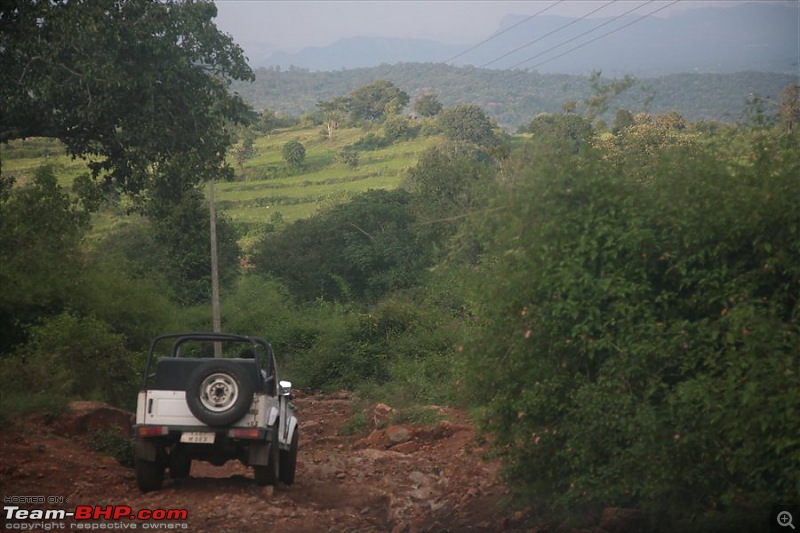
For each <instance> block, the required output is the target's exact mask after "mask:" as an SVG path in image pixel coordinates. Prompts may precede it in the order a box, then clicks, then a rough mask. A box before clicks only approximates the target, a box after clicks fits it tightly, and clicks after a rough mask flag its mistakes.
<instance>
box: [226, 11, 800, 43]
mask: <svg viewBox="0 0 800 533" xmlns="http://www.w3.org/2000/svg"><path fill="white" fill-rule="evenodd" d="M740 1H741V0H740ZM792 1H795V2H796V1H797V0H792ZM215 3H216V5H217V9H218V12H219V15H218V17H217V19H216V24H217V27H218V28H219V29H220V30H222V31H223V32H225V33H229V34H231V35H232V36H233V37H234V39H235V40H236V42H237V43H239V45H240V46H242V48H244V49H245V51H246V52H248V51H252V50H255V49H258V50H259V51H261V52H264V51H274V50H284V51H288V52H293V51H297V50H299V49H302V48H305V47H311V46H326V45H328V44H331V43H333V42H335V41H337V40H339V39H343V38H346V37H356V36H368V37H412V38H420V39H430V40H434V41H438V42H441V43H445V44H473V43H475V42H477V41H479V40H481V39H483V38H486V37H488V36H489V35H491V34H492V33H493V32H494V31H495V30H496V29H498V27H499V26H500V23H501V21H502V19H503V18H504V17H505V16H507V15H510V14H523V15H533V14H535V13H537V12H539V11H541V10H542V9H544V8H546V7H547V6H552V7H551V8H550V9H548V10H547V11H545V12H544V13H543V14H542V15H564V16H575V17H580V16H583V15H585V14H587V13H589V12H591V11H593V10H595V9H597V8H599V7H601V6H603V5H604V4H608V6H607V7H604V8H603V9H601V10H600V11H598V12H597V13H596V14H595V15H593V16H595V17H613V16H615V15H618V14H620V13H622V12H624V11H627V10H628V9H631V8H632V7H634V6H636V5H641V6H642V7H641V9H640V10H638V11H636V12H635V13H642V14H646V13H650V12H652V11H655V10H656V9H658V8H659V7H663V6H666V5H667V4H670V3H671V2H670V1H669V0H652V1H651V2H647V1H646V0H616V1H611V2H609V0H561V1H560V2H559V1H558V0H547V1H545V0H527V1H506V0H492V1H484V0H425V1H422V0H349V1H341V0H322V1H316V0H291V1H286V0H216V2H215ZM735 3H737V2H736V1H726V0H713V1H699V0H680V1H679V2H677V3H675V4H674V5H672V6H670V7H668V8H667V9H664V10H663V11H661V12H659V13H658V15H656V16H665V15H666V16H668V15H669V14H673V13H676V12H679V11H682V10H685V9H692V8H698V7H709V6H716V7H725V6H729V5H732V4H735Z"/></svg>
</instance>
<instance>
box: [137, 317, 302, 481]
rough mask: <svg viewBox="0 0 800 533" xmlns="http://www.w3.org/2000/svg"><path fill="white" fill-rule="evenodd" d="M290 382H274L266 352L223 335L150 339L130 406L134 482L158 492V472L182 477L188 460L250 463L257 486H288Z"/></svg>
mask: <svg viewBox="0 0 800 533" xmlns="http://www.w3.org/2000/svg"><path fill="white" fill-rule="evenodd" d="M291 386H292V384H291V383H290V382H288V381H278V372H277V369H276V366H275V356H274V354H273V352H272V347H271V346H270V345H269V343H267V342H266V341H264V340H263V339H261V338H258V337H250V336H244V335H232V334H225V333H174V334H169V335H161V336H159V337H156V338H155V339H154V340H153V342H152V343H151V344H150V353H149V356H148V359H147V363H146V365H145V370H144V378H143V381H142V388H141V390H140V392H139V396H138V401H137V405H136V424H135V425H134V426H133V436H134V439H135V468H136V482H137V484H138V485H139V489H140V490H142V491H143V492H147V491H152V490H158V489H160V488H161V485H162V483H163V480H164V472H165V470H168V471H169V476H170V477H171V478H184V477H187V476H188V475H189V471H190V469H191V465H192V461H193V460H199V461H207V462H209V463H211V464H213V465H216V466H221V465H223V464H225V463H226V462H227V461H229V460H231V459H237V460H239V461H241V462H242V463H243V464H244V465H246V466H252V467H253V471H254V474H255V479H256V483H257V484H258V485H272V484H275V483H276V482H277V481H278V480H280V481H282V482H283V483H285V484H286V485H291V484H292V483H294V477H295V469H296V465H297V443H298V437H299V433H298V427H297V426H298V422H297V418H296V417H295V406H294V404H293V403H292V401H291V400H292V395H291Z"/></svg>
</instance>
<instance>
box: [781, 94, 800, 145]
mask: <svg viewBox="0 0 800 533" xmlns="http://www.w3.org/2000/svg"><path fill="white" fill-rule="evenodd" d="M778 106H779V107H778V114H779V115H780V121H781V124H782V125H783V128H784V129H785V130H786V131H788V132H789V133H791V132H793V131H794V128H795V126H796V125H797V124H798V123H800V83H795V84H793V85H789V86H788V87H786V88H785V89H784V90H783V91H782V92H781V96H780V102H779V103H778Z"/></svg>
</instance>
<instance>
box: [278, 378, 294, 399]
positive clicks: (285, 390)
mask: <svg viewBox="0 0 800 533" xmlns="http://www.w3.org/2000/svg"><path fill="white" fill-rule="evenodd" d="M278 394H280V395H281V396H289V397H291V396H292V382H291V381H285V380H281V381H279V382H278Z"/></svg>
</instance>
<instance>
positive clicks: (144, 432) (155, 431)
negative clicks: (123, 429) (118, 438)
mask: <svg viewBox="0 0 800 533" xmlns="http://www.w3.org/2000/svg"><path fill="white" fill-rule="evenodd" d="M168 433H169V428H168V427H167V426H139V427H138V428H136V435H137V436H139V437H160V436H162V435H166V434H168Z"/></svg>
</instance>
